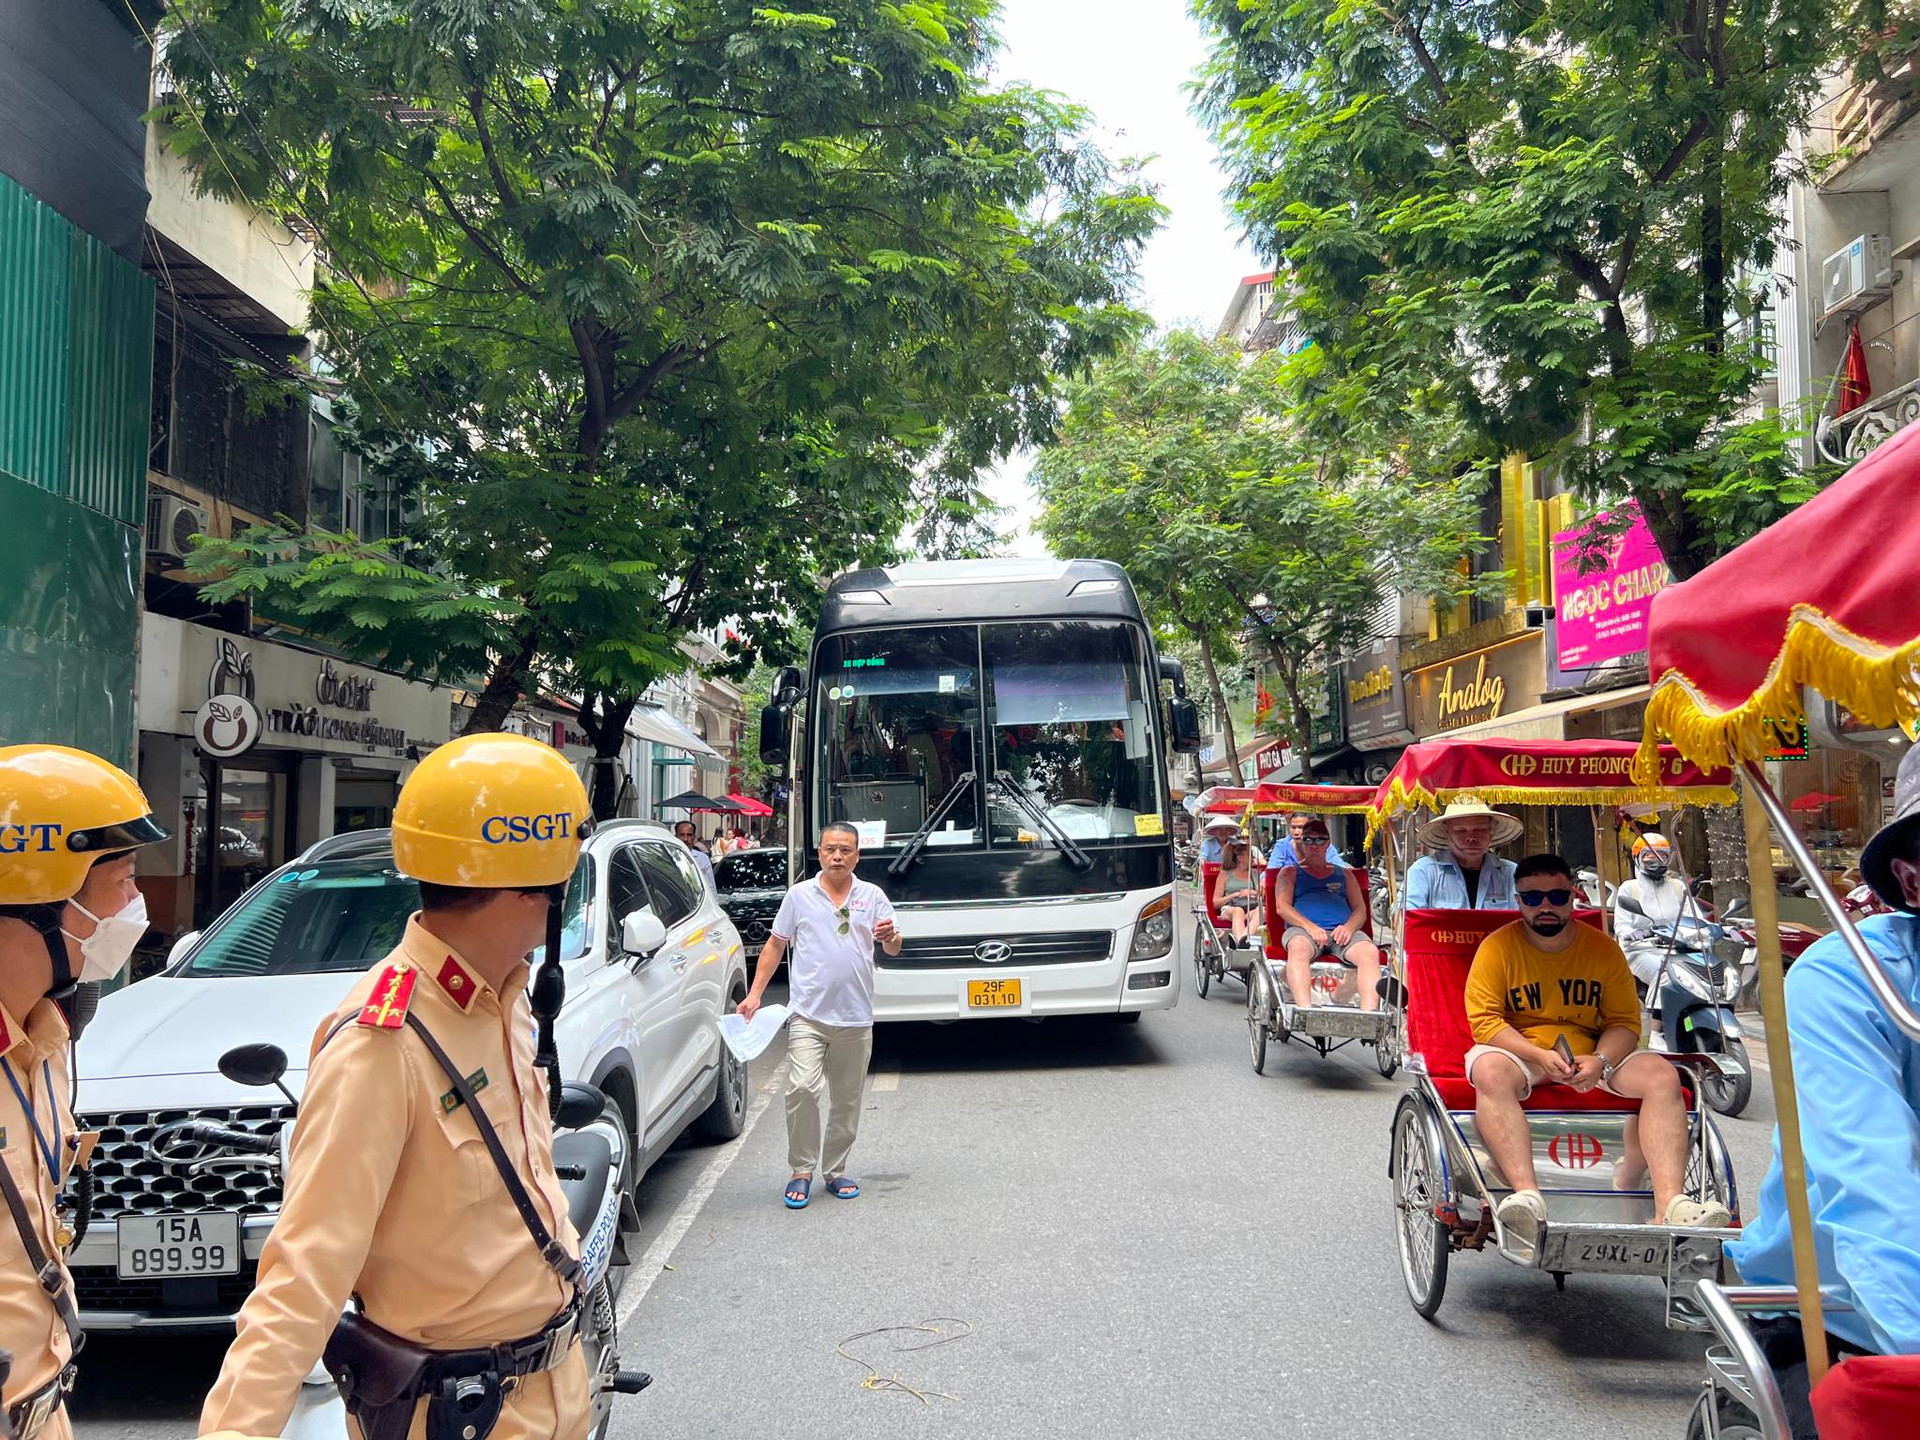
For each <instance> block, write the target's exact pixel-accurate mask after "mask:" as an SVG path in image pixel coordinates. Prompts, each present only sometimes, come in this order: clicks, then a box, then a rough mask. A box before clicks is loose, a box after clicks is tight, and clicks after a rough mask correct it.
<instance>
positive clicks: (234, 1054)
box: [220, 1044, 287, 1088]
mask: <svg viewBox="0 0 1920 1440" xmlns="http://www.w3.org/2000/svg"><path fill="white" fill-rule="evenodd" d="M220 1073H221V1074H222V1075H224V1076H226V1077H227V1079H229V1080H231V1081H233V1083H234V1084H236V1085H251V1086H254V1087H255V1088H259V1087H263V1086H267V1085H278V1084H279V1083H280V1077H281V1076H282V1075H285V1074H286V1073H287V1052H286V1051H284V1050H282V1049H281V1048H280V1047H279V1046H278V1045H264V1044H262V1045H236V1046H234V1047H233V1049H231V1050H229V1051H227V1053H226V1054H224V1055H222V1056H221V1057H220Z"/></svg>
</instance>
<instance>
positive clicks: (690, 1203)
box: [618, 1084, 780, 1326]
mask: <svg viewBox="0 0 1920 1440" xmlns="http://www.w3.org/2000/svg"><path fill="white" fill-rule="evenodd" d="M779 1090H780V1087H779V1085H778V1084H773V1085H768V1086H766V1087H765V1088H764V1089H762V1090H761V1092H760V1093H759V1094H758V1095H756V1096H755V1097H754V1100H753V1104H751V1105H750V1106H748V1107H747V1118H746V1123H745V1124H743V1125H742V1126H741V1127H740V1138H739V1139H738V1140H735V1141H734V1142H733V1143H732V1144H730V1145H728V1146H727V1148H726V1149H724V1150H722V1151H721V1152H720V1153H719V1154H717V1155H715V1156H714V1157H713V1158H712V1159H711V1160H709V1161H708V1162H707V1167H706V1169H704V1170H702V1171H701V1172H700V1174H699V1175H698V1177H696V1178H695V1180H694V1182H693V1187H692V1188H691V1189H690V1190H688V1191H687V1193H686V1195H685V1196H683V1197H682V1198H681V1201H680V1204H679V1206H678V1207H677V1208H676V1209H675V1210H674V1212H673V1214H672V1215H671V1216H669V1217H668V1219H667V1223H666V1225H665V1226H664V1227H663V1228H662V1229H661V1231H660V1233H659V1234H658V1235H656V1236H654V1237H653V1243H652V1244H651V1245H649V1246H648V1247H647V1253H646V1254H644V1255H642V1256H641V1257H640V1263H639V1264H638V1265H636V1266H634V1267H633V1269H634V1273H633V1274H632V1276H631V1277H629V1278H628V1280H627V1287H626V1292H625V1293H624V1294H622V1295H621V1297H620V1310H619V1315H618V1319H619V1323H620V1324H621V1325H622V1326H626V1325H629V1324H631V1323H632V1322H633V1317H634V1314H635V1312H636V1311H638V1310H639V1308H640V1302H641V1301H642V1300H644V1299H646V1298H647V1292H648V1291H649V1290H651V1289H653V1282H654V1281H656V1280H658V1279H659V1278H660V1275H661V1272H662V1271H663V1270H665V1269H666V1264H667V1257H668V1256H669V1255H671V1254H673V1252H674V1250H675V1249H677V1248H678V1247H679V1244H680V1242H681V1241H682V1240H684V1239H685V1238H686V1235H687V1231H689V1230H691V1229H692V1228H693V1222H694V1221H695V1220H696V1219H697V1218H699V1215H700V1211H701V1210H702V1209H703V1208H704V1207H705V1205H706V1203H707V1201H708V1200H710V1199H712V1198H713V1192H714V1191H715V1190H717V1189H718V1188H719V1186H720V1181H721V1179H722V1178H723V1177H724V1176H725V1175H726V1173H727V1171H729V1170H730V1169H732V1168H733V1162H734V1161H736V1160H738V1159H739V1158H740V1154H741V1152H742V1151H743V1150H745V1149H746V1148H747V1136H749V1135H751V1134H752V1133H753V1127H754V1126H755V1125H756V1124H758V1123H759V1120H760V1117H761V1116H762V1115H764V1114H766V1112H767V1107H768V1106H769V1105H771V1104H772V1103H773V1097H774V1096H775V1095H776V1094H778V1093H779Z"/></svg>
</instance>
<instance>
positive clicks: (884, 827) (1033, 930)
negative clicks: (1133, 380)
mask: <svg viewBox="0 0 1920 1440" xmlns="http://www.w3.org/2000/svg"><path fill="white" fill-rule="evenodd" d="M1162 679H1166V680H1168V681H1170V682H1171V683H1172V688H1173V699H1172V700H1171V701H1169V702H1168V703H1167V704H1166V705H1165V706H1164V707H1163V706H1162V704H1161V702H1160V683H1159V682H1160V681H1161V680H1162ZM1185 690H1186V685H1185V676H1184V675H1183V674H1182V672H1181V668H1180V665H1179V663H1178V662H1177V661H1172V660H1167V661H1162V660H1160V659H1159V658H1158V656H1157V655H1156V653H1155V651H1154V645H1153V637H1152V634H1151V633H1150V632H1149V630H1148V628H1147V624H1146V621H1145V618H1144V617H1143V616H1142V614H1141V611H1140V602H1139V600H1138V598H1137V597H1136V596H1135V595H1134V592H1133V585H1132V582H1130V581H1129V580H1128V579H1127V575H1126V572H1125V571H1124V570H1122V569H1121V568H1120V567H1119V566H1117V565H1112V564H1109V563H1107V562H1105V561H1100V560H1060V561H1056V560H1045V561H1032V560H966V561H951V562H938V563H925V564H906V565H897V566H892V567H890V568H887V569H880V570H858V571H854V572H852V573H849V574H846V575H843V576H841V577H840V578H839V579H837V580H835V581H834V582H833V583H832V585H831V586H830V587H829V588H828V591H827V594H826V597H825V601H824V603H823V605H822V607H821V612H820V623H819V626H818V628H817V629H816V631H815V633H814V638H813V649H812V652H811V654H810V657H809V664H808V667H807V670H806V672H805V674H804V675H803V674H802V673H801V672H800V671H799V670H797V669H791V668H790V669H787V670H783V671H782V672H781V673H780V675H779V677H778V679H777V680H776V682H775V686H774V694H773V697H772V700H773V703H772V704H771V705H769V706H768V707H767V709H766V710H765V711H764V712H763V713H762V715H761V731H760V745H761V755H762V756H763V758H765V759H766V761H767V762H768V763H769V764H770V765H775V766H782V765H785V766H789V769H790V778H791V781H792V784H791V799H790V807H791V808H790V810H789V816H788V819H789V824H788V831H787V833H788V836H789V845H790V851H789V869H790V873H791V876H792V878H793V879H795V880H799V879H803V878H805V877H806V876H808V875H810V874H813V873H814V872H815V871H816V870H817V868H818V860H817V857H816V854H815V850H816V847H817V845H818V843H819V836H820V827H821V826H822V825H824V824H826V823H827V822H828V821H832V820H842V821H846V822H847V823H849V824H851V825H852V826H854V828H855V829H856V830H857V831H858V832H859V835H860V870H859V873H860V875H861V876H862V877H863V878H864V879H867V880H871V881H872V882H873V883H874V884H876V885H878V886H880V887H881V888H882V889H883V890H885V891H886V892H887V894H888V895H889V896H890V897H891V898H892V900H893V902H894V905H895V907H896V909H897V910H898V912H899V925H900V931H901V934H902V936H903V937H904V942H905V943H904V944H903V945H902V947H901V951H900V954H899V955H898V956H897V957H889V956H888V955H886V954H885V953H884V952H880V953H879V954H877V955H876V957H875V958H876V960H877V961H878V964H879V970H878V975H877V979H876V983H875V987H874V992H875V993H874V1011H875V1018H876V1019H878V1020H952V1019H958V1018H961V1017H967V1016H1023V1017H1038V1016H1044V1015H1073V1014H1107V1015H1113V1016H1116V1017H1118V1018H1119V1019H1122V1020H1137V1019H1138V1018H1139V1016H1140V1012H1141V1011H1143V1010H1158V1009H1170V1008H1171V1007H1172V1006H1173V1005H1174V1003H1175V1002H1176V1001H1177V1000H1178V999H1179V993H1180V980H1179V973H1180V967H1179V965H1178V964H1176V963H1175V955H1174V931H1175V928H1176V927H1175V924H1174V914H1173V850H1172V824H1171V815H1170V813H1169V805H1170V797H1169V794H1168V788H1167V752H1168V751H1169V750H1174V751H1177V752H1181V753H1190V752H1192V751H1193V750H1196V749H1198V748H1199V736H1198V725H1197V721H1196V716H1195V712H1194V708H1193V705H1192V704H1191V702H1189V701H1188V700H1187V698H1186V694H1185Z"/></svg>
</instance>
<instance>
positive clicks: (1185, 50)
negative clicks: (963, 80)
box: [990, 0, 1264, 554]
mask: <svg viewBox="0 0 1920 1440" xmlns="http://www.w3.org/2000/svg"><path fill="white" fill-rule="evenodd" d="M1000 29H1001V35H1002V38H1003V39H1004V41H1005V48H1004V50H1003V52H1002V54H1001V57H1000V62H999V65H998V74H999V76H1000V78H1002V79H1004V80H1023V81H1026V82H1027V83H1028V84H1031V85H1037V86H1040V87H1041V88H1043V89H1047V90H1053V91H1057V92H1059V93H1060V94H1062V95H1064V96H1066V97H1067V98H1069V99H1071V100H1075V101H1078V102H1079V103H1080V104H1082V105H1084V106H1086V107H1087V108H1088V109H1089V110H1091V111H1092V112H1093V118H1094V122H1095V125H1096V127H1097V131H1096V133H1097V135H1098V137H1099V139H1100V141H1101V143H1102V145H1103V147H1104V148H1105V149H1106V150H1107V152H1108V153H1109V154H1112V155H1116V156H1119V155H1134V156H1152V157H1154V158H1153V159H1152V161H1151V162H1150V164H1149V166H1148V169H1147V174H1148V178H1149V179H1150V180H1151V181H1152V183H1153V184H1154V185H1156V186H1157V187H1158V188H1159V192H1160V199H1161V202H1162V203H1163V204H1164V205H1166V207H1167V208H1168V210H1169V211H1170V212H1171V213H1170V214H1169V215H1168V217H1167V221H1166V224H1165V226H1164V227H1163V228H1162V229H1161V231H1160V233H1159V234H1158V235H1157V236H1156V237H1155V238H1154V240H1153V242H1152V244H1151V245H1149V246H1148V248H1147V252H1146V254H1145V256H1144V258H1143V261H1142V264H1141V275H1140V280H1141V288H1140V303H1141V305H1142V307H1143V308H1144V309H1145V310H1146V311H1147V312H1148V313H1149V314H1151V315H1152V316H1153V318H1154V320H1155V321H1156V322H1157V323H1159V324H1161V325H1173V324H1178V323H1181V322H1184V321H1193V322H1197V323H1198V324H1200V325H1201V326H1203V327H1205V328H1207V329H1211V328H1212V327H1213V326H1214V325H1216V324H1217V323H1219V320H1220V317H1221V315H1222V314H1224V313H1225V311H1226V308H1227V301H1228V300H1229V299H1230V298H1231V297H1232V294H1233V287H1234V282H1235V281H1237V280H1238V279H1239V278H1240V277H1241V276H1242V275H1247V274H1252V273H1254V272H1256V271H1258V270H1260V269H1263V268H1264V267H1263V266H1262V265H1261V264H1260V262H1259V259H1258V257H1257V256H1256V255H1255V254H1254V251H1253V248H1252V247H1251V246H1250V245H1248V244H1247V243H1246V241H1245V240H1244V239H1242V238H1241V236H1240V233H1239V228H1238V226H1237V225H1236V224H1235V223H1234V221H1233V219H1232V217H1231V216H1230V215H1229V214H1228V212H1227V207H1226V204H1225V202H1224V201H1223V200H1222V199H1221V191H1222V190H1223V189H1224V187H1225V184H1226V179H1225V176H1224V175H1223V174H1222V173H1221V171H1220V169H1219V167H1218V165H1217V164H1216V163H1215V160H1214V153H1213V143H1212V141H1211V139H1210V138H1209V137H1208V135H1207V133H1206V131H1205V130H1204V129H1203V128H1202V127H1201V125H1200V122H1199V121H1198V120H1196V119H1195V118H1194V117H1193V115H1192V113H1191V112H1190V110H1189V109H1188V97H1187V93H1186V89H1185V86H1186V83H1187V81H1188V80H1190V79H1191V78H1192V76H1193V73H1194V70H1195V68H1196V67H1197V66H1198V65H1199V64H1200V62H1201V60H1202V59H1203V58H1204V57H1205V53H1206V51H1205V46H1204V44H1203V43H1202V41H1201V38H1200V31H1199V27H1198V26H1197V25H1195V23H1194V22H1193V21H1192V20H1191V19H1189V18H1188V16H1187V9H1186V3H1185V0H1003V13H1002V18H1001V25H1000ZM1029 460H1030V457H1027V456H1015V457H1013V458H1012V459H1011V460H1010V461H1009V462H1008V463H1007V464H1006V465H1004V466H1002V467H1001V470H1000V472H999V474H998V475H996V476H995V477H994V481H993V484H992V485H991V487H990V489H991V490H992V492H993V494H994V498H995V499H997V500H998V501H999V502H1000V503H1001V504H1004V505H1013V506H1014V507H1015V508H1016V510H1017V511H1018V516H1017V520H1016V528H1017V532H1018V533H1017V534H1016V535H1015V536H1014V537H1013V540H1012V543H1011V545H1010V549H1011V551H1012V553H1016V554H1042V553H1044V550H1045V547H1044V546H1043V545H1042V544H1041V543H1040V542H1039V541H1038V540H1036V539H1034V538H1032V536H1031V535H1029V534H1028V533H1027V524H1028V520H1029V518H1030V516H1031V514H1032V511H1033V505H1032V498H1031V496H1030V494H1029V493H1028V491H1027V486H1026V472H1027V467H1028V464H1029Z"/></svg>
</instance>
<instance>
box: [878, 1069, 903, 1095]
mask: <svg viewBox="0 0 1920 1440" xmlns="http://www.w3.org/2000/svg"><path fill="white" fill-rule="evenodd" d="M899 1088H900V1072H899V1071H898V1070H877V1071H875V1072H874V1076H873V1093H874V1094H876V1095H885V1094H887V1093H888V1092H889V1091H893V1090H898V1089H899Z"/></svg>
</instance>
